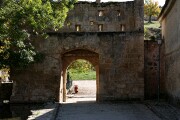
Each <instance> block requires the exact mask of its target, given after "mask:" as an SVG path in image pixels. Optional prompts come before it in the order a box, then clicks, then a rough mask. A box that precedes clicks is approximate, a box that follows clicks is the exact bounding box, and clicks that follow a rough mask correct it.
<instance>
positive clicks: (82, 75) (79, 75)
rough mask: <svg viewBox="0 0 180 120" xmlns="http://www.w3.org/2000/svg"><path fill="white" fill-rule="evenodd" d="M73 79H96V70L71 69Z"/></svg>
mask: <svg viewBox="0 0 180 120" xmlns="http://www.w3.org/2000/svg"><path fill="white" fill-rule="evenodd" d="M69 72H70V76H71V79H72V80H96V71H87V72H78V71H76V70H72V69H70V70H69Z"/></svg>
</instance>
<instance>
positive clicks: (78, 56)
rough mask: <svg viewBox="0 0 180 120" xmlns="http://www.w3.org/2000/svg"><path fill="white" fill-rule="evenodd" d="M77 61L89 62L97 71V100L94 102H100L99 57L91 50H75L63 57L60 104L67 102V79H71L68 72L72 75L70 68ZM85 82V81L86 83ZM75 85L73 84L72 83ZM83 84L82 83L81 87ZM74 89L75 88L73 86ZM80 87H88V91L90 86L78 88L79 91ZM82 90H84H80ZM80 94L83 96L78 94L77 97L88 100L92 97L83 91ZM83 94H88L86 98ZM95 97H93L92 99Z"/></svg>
mask: <svg viewBox="0 0 180 120" xmlns="http://www.w3.org/2000/svg"><path fill="white" fill-rule="evenodd" d="M77 60H85V62H87V61H88V62H89V64H91V66H93V69H94V71H95V74H96V77H95V78H96V80H95V81H94V82H95V93H96V94H95V96H96V97H95V98H94V100H96V101H98V97H99V55H98V54H97V53H95V52H92V51H89V50H84V49H78V50H73V51H70V52H66V53H64V54H63V56H62V63H63V66H62V67H63V70H62V73H63V75H62V80H63V81H62V83H61V84H62V85H60V102H66V101H67V93H68V91H67V88H68V86H67V82H68V81H67V77H69V75H68V72H69V73H70V74H71V75H72V71H69V68H71V67H70V66H71V65H72V64H73V63H74V62H75V61H77ZM84 82H85V81H84ZM72 84H73V83H72ZM76 84H77V85H78V84H80V82H77V81H76V82H74V84H73V85H76ZM82 84H83V83H82V82H81V85H82ZM72 87H73V88H72V89H74V87H75V86H72ZM80 87H86V88H87V89H88V87H89V86H84V84H83V86H78V89H79V88H80ZM80 90H83V89H81V88H80ZM78 92H79V95H81V96H78V94H77V95H76V97H77V96H78V97H81V98H82V97H85V96H87V98H88V97H89V98H90V96H88V93H84V92H83V91H78ZM73 93H75V91H73ZM82 94H86V95H84V96H82ZM92 97H93V96H91V98H92Z"/></svg>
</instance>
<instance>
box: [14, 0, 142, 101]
mask: <svg viewBox="0 0 180 120" xmlns="http://www.w3.org/2000/svg"><path fill="white" fill-rule="evenodd" d="M117 5H118V7H117ZM81 7H82V9H80V8H81ZM115 8H118V10H119V9H120V10H121V12H124V15H125V16H126V17H124V20H123V21H124V22H122V20H121V19H120V20H119V22H117V21H116V18H115V15H116V12H117V9H115ZM84 9H88V10H90V9H92V11H89V12H88V11H87V10H84ZM98 10H104V12H106V16H104V19H102V20H100V18H102V17H103V16H101V17H100V18H99V17H97V14H96V12H97V11H98ZM115 10H116V11H115ZM85 11H86V12H88V13H87V14H86V12H85ZM93 11H94V12H93ZM111 12H113V13H111ZM80 13H82V14H80ZM97 13H98V12H97ZM90 14H92V17H90ZM86 15H88V16H89V17H87V16H86ZM111 15H112V16H111ZM77 16H78V17H77ZM95 16H96V17H95ZM79 17H81V18H82V19H80V18H79ZM116 17H117V16H116ZM76 18H77V19H76ZM91 18H93V20H95V21H94V22H95V23H99V22H101V23H103V24H104V25H103V31H98V28H97V26H95V25H94V26H93V27H92V26H90V25H89V20H91ZM110 18H111V19H110ZM68 19H70V20H72V21H70V26H66V25H67V24H66V23H67V22H66V23H65V26H64V28H62V29H61V30H60V31H58V32H49V35H50V37H49V38H48V39H45V40H41V39H37V40H36V41H34V45H35V47H36V48H37V49H38V50H39V51H41V52H43V53H44V54H45V60H44V61H43V62H42V63H39V64H33V65H31V66H29V67H28V68H27V69H25V70H18V69H12V71H11V79H12V80H14V88H13V95H12V97H11V101H12V102H44V101H49V100H54V99H55V100H56V101H62V99H63V100H64V101H65V94H66V92H65V89H64V88H65V82H66V79H65V78H66V77H65V76H66V73H65V72H66V71H65V70H66V69H67V66H68V64H67V63H69V62H67V59H65V56H67V55H69V54H66V53H73V54H75V56H74V59H73V58H72V59H71V60H75V59H76V58H82V59H86V60H89V61H92V63H94V65H95V66H96V73H97V78H96V79H97V100H98V101H106V100H131V99H141V100H142V99H143V98H144V37H143V0H135V1H134V2H126V3H123V2H122V3H111V2H110V3H100V4H97V3H91V4H90V3H87V2H80V3H77V4H76V5H75V10H74V11H71V12H70V13H69V15H68V18H67V21H68ZM108 19H109V21H108ZM115 21H116V22H115ZM121 22H122V23H123V24H125V25H126V29H125V30H124V31H120V30H119V26H118V25H119V24H121ZM78 23H81V24H82V26H81V29H80V31H76V30H75V26H76V24H78ZM116 23H117V24H118V25H117V24H116ZM108 26H109V27H108ZM68 27H69V28H68ZM91 27H92V29H89V28H91ZM116 27H117V29H116ZM91 30H92V31H91ZM76 51H82V53H85V52H88V51H89V53H92V54H94V53H96V54H97V56H98V57H97V56H96V57H95V59H91V58H90V57H88V54H82V55H80V57H78V55H79V54H76ZM93 60H95V61H97V60H98V62H93ZM65 64H66V65H65Z"/></svg>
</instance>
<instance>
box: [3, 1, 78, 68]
mask: <svg viewBox="0 0 180 120" xmlns="http://www.w3.org/2000/svg"><path fill="white" fill-rule="evenodd" d="M75 2H76V0H61V1H60V2H59V1H57V0H3V1H2V3H1V5H0V69H1V68H7V67H25V66H27V65H28V64H31V63H33V62H36V61H37V60H38V58H39V56H42V55H41V54H39V52H38V51H37V50H36V49H35V47H34V46H33V45H32V42H33V41H34V40H36V38H37V37H39V36H41V37H46V31H47V30H51V31H56V30H58V29H59V28H61V27H62V26H63V23H64V21H65V19H66V16H67V13H68V11H69V9H71V8H72V7H73V4H74V3H75Z"/></svg>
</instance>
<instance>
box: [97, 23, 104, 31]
mask: <svg viewBox="0 0 180 120" xmlns="http://www.w3.org/2000/svg"><path fill="white" fill-rule="evenodd" d="M98 31H100V32H101V31H103V24H99V25H98Z"/></svg>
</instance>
